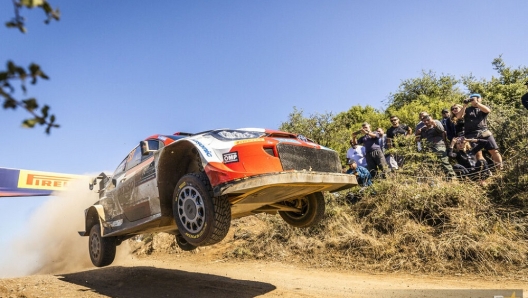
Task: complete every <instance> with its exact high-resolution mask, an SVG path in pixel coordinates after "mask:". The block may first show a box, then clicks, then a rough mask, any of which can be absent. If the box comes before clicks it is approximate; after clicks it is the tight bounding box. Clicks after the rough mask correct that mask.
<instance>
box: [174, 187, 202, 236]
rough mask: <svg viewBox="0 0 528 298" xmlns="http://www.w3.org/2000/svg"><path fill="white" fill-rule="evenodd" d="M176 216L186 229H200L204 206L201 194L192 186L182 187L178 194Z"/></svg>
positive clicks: (192, 231) (191, 230)
mask: <svg viewBox="0 0 528 298" xmlns="http://www.w3.org/2000/svg"><path fill="white" fill-rule="evenodd" d="M178 216H179V218H180V221H181V223H182V224H183V225H184V226H185V228H186V229H187V231H189V232H191V233H197V232H199V231H200V230H202V228H203V226H204V223H205V206H204V202H203V198H202V196H201V195H200V193H199V192H198V191H197V190H196V189H195V188H194V187H192V186H187V187H184V188H183V189H182V190H181V192H180V194H179V195H178Z"/></svg>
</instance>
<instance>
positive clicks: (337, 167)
mask: <svg viewBox="0 0 528 298" xmlns="http://www.w3.org/2000/svg"><path fill="white" fill-rule="evenodd" d="M277 151H278V153H279V158H280V160H281V163H282V168H283V169H284V170H285V171H289V170H297V171H302V170H306V171H310V170H311V171H316V172H330V173H340V172H341V163H340V162H339V156H338V154H337V152H335V151H331V150H324V149H316V148H310V147H304V146H296V145H290V144H285V143H280V144H278V145H277Z"/></svg>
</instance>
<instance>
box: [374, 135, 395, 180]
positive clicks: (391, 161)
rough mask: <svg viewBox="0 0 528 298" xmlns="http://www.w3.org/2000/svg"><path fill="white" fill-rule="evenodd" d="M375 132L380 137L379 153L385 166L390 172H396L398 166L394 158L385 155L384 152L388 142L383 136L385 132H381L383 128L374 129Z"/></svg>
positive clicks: (390, 155)
mask: <svg viewBox="0 0 528 298" xmlns="http://www.w3.org/2000/svg"><path fill="white" fill-rule="evenodd" d="M376 132H377V133H378V134H379V135H380V147H381V151H382V152H383V155H385V162H386V163H387V166H388V167H389V169H391V170H397V169H398V164H397V163H396V159H394V156H392V154H387V153H386V152H385V150H387V149H388V141H387V136H386V135H385V132H384V131H383V128H381V127H378V128H376Z"/></svg>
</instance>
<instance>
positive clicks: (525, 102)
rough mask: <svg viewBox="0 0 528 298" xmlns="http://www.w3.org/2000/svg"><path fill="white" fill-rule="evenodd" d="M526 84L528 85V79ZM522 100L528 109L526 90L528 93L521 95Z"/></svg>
mask: <svg viewBox="0 0 528 298" xmlns="http://www.w3.org/2000/svg"><path fill="white" fill-rule="evenodd" d="M524 85H525V86H526V87H528V80H527V81H526V83H524ZM521 102H522V104H523V106H524V107H525V108H527V109H528V92H526V94H524V95H523V96H522V97H521Z"/></svg>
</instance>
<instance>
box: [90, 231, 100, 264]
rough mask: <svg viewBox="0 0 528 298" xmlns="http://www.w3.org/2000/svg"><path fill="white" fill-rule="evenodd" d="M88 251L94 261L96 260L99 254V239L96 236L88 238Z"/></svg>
mask: <svg viewBox="0 0 528 298" xmlns="http://www.w3.org/2000/svg"><path fill="white" fill-rule="evenodd" d="M90 251H91V253H92V257H93V258H94V259H98V258H99V255H100V253H101V239H99V236H98V235H97V234H93V235H92V236H91V237H90Z"/></svg>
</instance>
